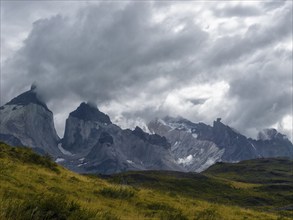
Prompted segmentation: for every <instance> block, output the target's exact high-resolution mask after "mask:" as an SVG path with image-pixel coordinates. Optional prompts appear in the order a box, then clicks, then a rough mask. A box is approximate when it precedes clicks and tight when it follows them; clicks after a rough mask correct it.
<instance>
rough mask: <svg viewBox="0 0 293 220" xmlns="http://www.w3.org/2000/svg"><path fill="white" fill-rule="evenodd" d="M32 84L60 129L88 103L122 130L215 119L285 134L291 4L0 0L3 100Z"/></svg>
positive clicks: (247, 130) (250, 130)
mask: <svg viewBox="0 0 293 220" xmlns="http://www.w3.org/2000/svg"><path fill="white" fill-rule="evenodd" d="M33 82H36V83H37V85H38V90H39V92H40V93H41V94H42V96H43V98H44V100H45V101H46V102H47V105H48V107H49V108H50V109H51V110H52V111H53V112H54V119H55V125H56V128H57V130H58V133H59V135H60V136H62V135H63V130H64V124H65V119H66V118H67V117H68V114H69V112H71V111H73V110H74V109H76V107H77V106H78V105H79V104H80V102H82V101H91V102H94V103H96V104H97V105H98V107H99V109H100V110H102V111H104V112H105V113H107V114H109V115H110V116H111V119H112V121H113V122H115V123H117V124H119V125H121V126H122V127H124V128H125V127H133V126H135V125H136V124H138V125H143V124H144V122H147V121H149V120H151V119H154V118H155V117H162V116H165V115H171V116H178V115H180V116H182V117H185V118H187V119H189V120H191V121H194V122H199V121H201V122H205V123H207V124H212V122H213V120H215V118H217V117H221V118H222V121H223V122H224V123H226V124H229V125H230V126H232V127H234V128H236V129H237V130H239V131H241V132H243V133H244V134H246V135H248V136H251V137H255V136H256V133H257V131H258V130H261V129H263V128H268V127H275V128H277V129H279V130H280V131H281V132H283V133H286V134H287V135H288V136H289V137H290V138H291V139H292V136H291V135H292V134H291V133H292V2H291V1H276V2H268V1H245V2H240V1H239V2H237V1H231V2H229V1H224V2H214V1H209V2H199V1H192V2H181V3H180V2H165V1H164V2H156V3H154V2H147V1H143V2H138V1H136V2H126V1H115V2H110V3H109V2H108V3H103V2H98V1H89V2H86V1H83V2H78V1H54V2H50V1H45V2H38V1H12V2H11V1H4V2H1V105H3V104H5V103H6V102H7V101H9V100H10V99H11V98H13V97H15V96H16V95H18V94H19V93H21V92H24V91H26V90H28V89H29V87H30V85H31V84H32V83H33Z"/></svg>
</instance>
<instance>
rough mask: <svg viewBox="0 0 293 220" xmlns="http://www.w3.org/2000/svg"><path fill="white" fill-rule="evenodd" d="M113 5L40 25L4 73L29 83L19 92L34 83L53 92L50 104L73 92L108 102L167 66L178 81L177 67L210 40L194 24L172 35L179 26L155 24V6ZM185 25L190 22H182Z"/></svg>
mask: <svg viewBox="0 0 293 220" xmlns="http://www.w3.org/2000/svg"><path fill="white" fill-rule="evenodd" d="M112 6H114V5H111V4H103V5H101V6H93V7H88V8H84V9H82V10H81V11H80V13H79V14H78V17H77V18H76V19H75V20H74V21H72V20H69V19H68V18H66V17H62V16H59V15H58V16H54V17H51V18H49V19H41V20H38V21H36V22H35V23H34V25H33V29H32V31H31V33H30V35H29V36H28V38H27V39H26V40H25V46H24V47H23V48H22V49H21V50H20V51H19V52H18V53H17V55H16V57H14V60H12V61H11V63H9V61H8V64H7V69H5V71H7V72H9V71H14V72H15V73H14V77H18V76H17V75H19V76H20V75H21V77H22V78H25V80H23V81H22V82H21V84H19V85H18V87H20V88H21V87H24V85H25V84H28V83H29V80H31V79H32V78H33V79H35V80H36V81H37V83H38V84H40V85H41V86H40V88H41V89H42V90H44V91H49V93H50V94H49V95H48V94H45V95H46V96H47V99H50V98H60V96H61V97H63V96H66V95H67V93H69V92H71V93H74V94H76V95H78V96H80V97H81V98H85V97H87V99H91V100H99V101H100V102H103V101H106V100H109V99H112V98H115V97H116V96H117V93H119V94H121V93H125V92H127V91H125V88H126V87H130V86H134V85H135V87H138V88H140V87H141V86H143V85H144V84H146V83H147V82H148V81H149V80H152V79H153V78H154V77H158V74H161V75H164V73H165V71H161V72H160V73H158V71H157V69H158V68H161V67H162V66H163V65H169V68H170V67H171V69H170V70H169V71H168V72H170V71H171V74H174V77H175V78H178V76H176V74H177V73H172V66H176V65H178V64H180V62H182V61H184V59H185V58H186V57H188V56H190V55H194V54H196V52H197V51H198V50H200V48H201V45H202V43H203V42H204V41H205V40H206V38H207V35H206V33H205V32H203V31H202V30H200V29H199V28H198V27H196V26H195V25H189V28H188V29H186V30H184V31H182V32H181V33H173V32H172V28H173V26H174V25H176V23H174V22H173V23H172V26H169V27H165V26H164V25H158V24H154V23H153V22H152V21H151V12H152V6H151V4H144V3H136V4H135V3H133V4H127V5H126V6H125V7H112ZM185 22H188V19H187V21H184V20H181V23H185ZM10 67H12V68H13V69H9V68H10ZM15 67H16V68H17V67H19V69H18V70H17V71H16V70H15ZM164 69H165V68H164ZM166 69H168V68H166ZM10 80H15V79H14V78H13V77H11V78H10ZM8 84H10V83H8ZM11 89H17V88H16V87H14V88H11ZM47 93H48V92H47Z"/></svg>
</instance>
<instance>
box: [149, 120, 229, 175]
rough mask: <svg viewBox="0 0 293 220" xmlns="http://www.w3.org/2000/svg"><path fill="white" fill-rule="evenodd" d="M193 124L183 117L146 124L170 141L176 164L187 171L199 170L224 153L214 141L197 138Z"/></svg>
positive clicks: (212, 162)
mask: <svg viewBox="0 0 293 220" xmlns="http://www.w3.org/2000/svg"><path fill="white" fill-rule="evenodd" d="M194 127H195V124H193V123H191V122H189V121H187V120H185V119H183V118H180V119H179V118H178V120H177V119H175V118H171V117H166V118H164V120H162V119H157V120H154V121H151V122H150V123H149V124H148V128H149V130H150V131H151V132H153V133H156V134H159V135H162V136H165V137H166V138H167V140H168V141H169V142H170V143H171V153H172V156H173V157H174V159H175V160H176V161H177V163H178V164H180V165H181V166H183V167H185V168H186V169H187V170H188V171H193V172H201V171H202V170H205V169H206V168H208V167H209V166H210V165H212V164H214V163H215V162H216V161H219V160H220V159H221V157H222V155H223V153H224V150H221V149H220V148H219V147H217V146H216V144H215V143H213V142H211V141H207V140H198V139H197V136H198V135H197V134H196V133H195V132H194V130H193V129H194Z"/></svg>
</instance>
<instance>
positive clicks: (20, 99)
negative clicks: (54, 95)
mask: <svg viewBox="0 0 293 220" xmlns="http://www.w3.org/2000/svg"><path fill="white" fill-rule="evenodd" d="M36 88H37V87H36V85H35V84H32V86H31V88H30V90H29V91H26V92H24V93H22V94H20V95H19V96H17V97H15V98H13V99H12V100H10V101H9V102H8V103H6V105H22V106H25V105H28V104H31V103H33V104H37V105H40V106H42V107H44V108H45V109H46V110H48V111H50V110H49V109H48V107H47V105H46V103H45V102H44V101H43V100H42V99H41V97H40V95H39V94H38V93H37V91H36ZM50 112H51V111H50Z"/></svg>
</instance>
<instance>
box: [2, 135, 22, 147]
mask: <svg viewBox="0 0 293 220" xmlns="http://www.w3.org/2000/svg"><path fill="white" fill-rule="evenodd" d="M0 140H1V141H3V142H5V143H6V144H9V145H11V146H24V145H23V144H22V143H21V141H20V140H19V139H18V138H16V137H14V136H13V135H11V134H0Z"/></svg>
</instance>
